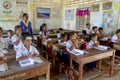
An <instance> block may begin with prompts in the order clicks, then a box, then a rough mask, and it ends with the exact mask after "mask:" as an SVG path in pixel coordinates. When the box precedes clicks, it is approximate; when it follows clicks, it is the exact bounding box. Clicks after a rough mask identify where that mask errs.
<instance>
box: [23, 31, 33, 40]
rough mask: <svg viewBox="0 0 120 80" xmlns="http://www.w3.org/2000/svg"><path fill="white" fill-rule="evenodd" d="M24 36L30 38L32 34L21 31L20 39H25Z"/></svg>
mask: <svg viewBox="0 0 120 80" xmlns="http://www.w3.org/2000/svg"><path fill="white" fill-rule="evenodd" d="M26 37H31V38H32V36H31V35H30V33H28V32H23V33H22V34H21V39H22V40H25V39H26Z"/></svg>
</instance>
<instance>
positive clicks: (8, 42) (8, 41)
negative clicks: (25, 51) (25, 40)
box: [6, 37, 13, 45]
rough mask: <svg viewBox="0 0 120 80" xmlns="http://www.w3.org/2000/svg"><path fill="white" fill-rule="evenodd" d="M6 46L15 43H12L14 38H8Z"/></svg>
mask: <svg viewBox="0 0 120 80" xmlns="http://www.w3.org/2000/svg"><path fill="white" fill-rule="evenodd" d="M6 44H7V45H9V44H13V43H12V38H10V37H7V38H6Z"/></svg>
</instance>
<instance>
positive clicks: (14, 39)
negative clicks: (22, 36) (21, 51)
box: [12, 34, 22, 51]
mask: <svg viewBox="0 0 120 80" xmlns="http://www.w3.org/2000/svg"><path fill="white" fill-rule="evenodd" d="M18 39H19V37H18V36H17V35H16V34H14V35H13V36H12V43H13V44H14V50H15V51H17V50H18V48H19V47H20V46H21V44H22V40H21V41H20V42H19V44H18V45H16V44H15V42H16V41H17V40H18Z"/></svg>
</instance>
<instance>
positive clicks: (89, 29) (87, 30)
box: [83, 23, 92, 35]
mask: <svg viewBox="0 0 120 80" xmlns="http://www.w3.org/2000/svg"><path fill="white" fill-rule="evenodd" d="M84 30H85V31H84ZM84 30H83V31H84V32H85V33H86V35H90V34H91V32H92V30H91V26H90V23H87V24H86V28H85V29H84ZM83 34H84V33H83Z"/></svg>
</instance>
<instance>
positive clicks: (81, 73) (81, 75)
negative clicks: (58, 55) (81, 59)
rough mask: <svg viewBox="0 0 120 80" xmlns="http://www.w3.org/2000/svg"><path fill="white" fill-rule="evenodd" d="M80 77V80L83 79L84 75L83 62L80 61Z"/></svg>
mask: <svg viewBox="0 0 120 80" xmlns="http://www.w3.org/2000/svg"><path fill="white" fill-rule="evenodd" d="M78 76H79V78H78V80H82V77H83V64H81V63H79V75H78Z"/></svg>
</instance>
